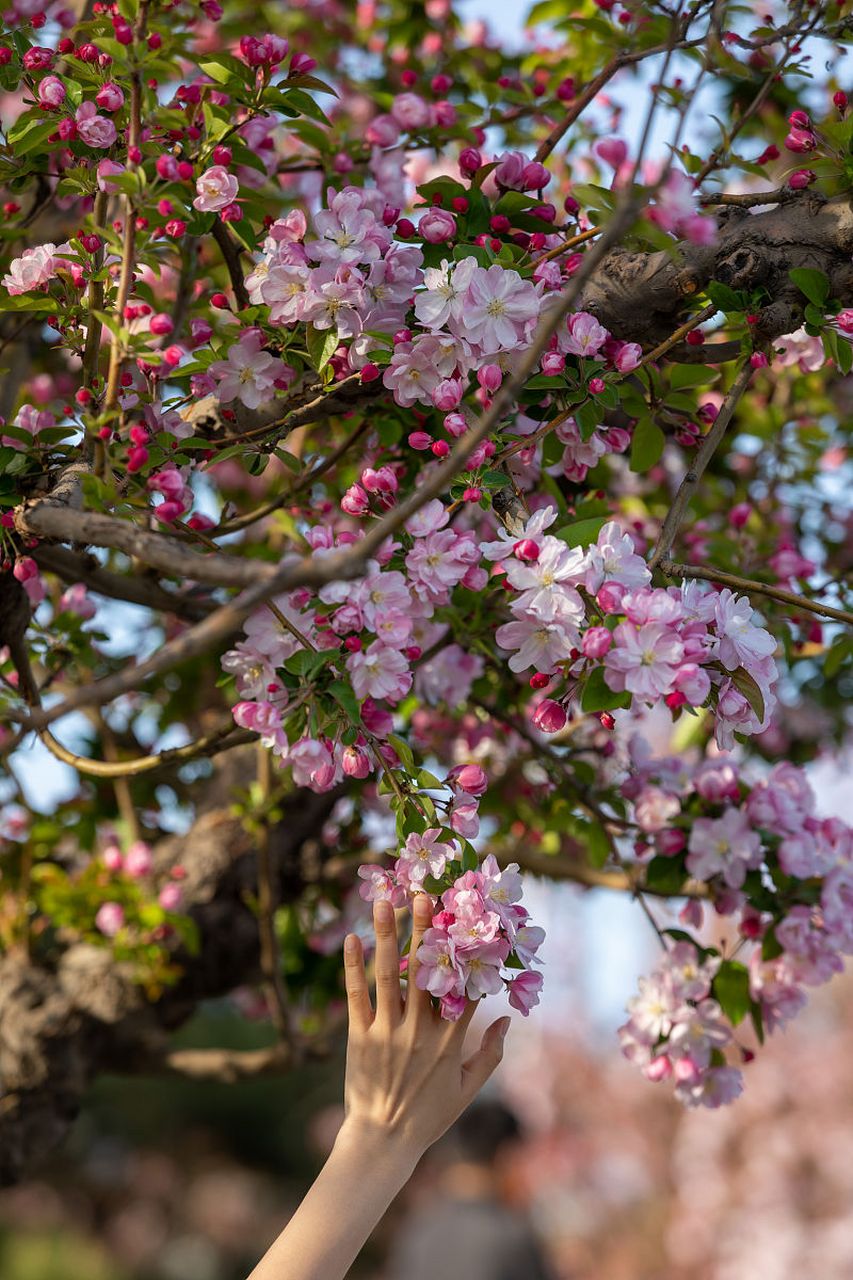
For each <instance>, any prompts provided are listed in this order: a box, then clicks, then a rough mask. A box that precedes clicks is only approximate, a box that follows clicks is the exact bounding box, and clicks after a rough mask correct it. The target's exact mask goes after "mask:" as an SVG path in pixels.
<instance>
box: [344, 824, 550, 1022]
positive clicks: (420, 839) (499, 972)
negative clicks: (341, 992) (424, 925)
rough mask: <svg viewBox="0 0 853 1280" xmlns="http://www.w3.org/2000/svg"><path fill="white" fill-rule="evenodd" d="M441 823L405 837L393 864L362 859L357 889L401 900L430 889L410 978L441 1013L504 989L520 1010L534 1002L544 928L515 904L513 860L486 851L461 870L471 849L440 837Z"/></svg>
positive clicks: (451, 1016) (517, 888) (456, 1011)
mask: <svg viewBox="0 0 853 1280" xmlns="http://www.w3.org/2000/svg"><path fill="white" fill-rule="evenodd" d="M441 834H442V831H441V828H439V827H435V828H428V829H427V830H426V831H424V832H423V833H414V834H411V835H409V836H408V837H407V839H406V842H405V845H404V846H403V848H402V850H401V852H400V855H399V857H398V858H397V860H396V862H395V863H394V866H393V868H391V869H387V870H386V869H385V868H383V867H379V866H372V865H365V866H362V867H359V871H358V874H359V876H360V877H361V878H362V879H363V880H364V882H365V883H364V884H363V885H362V887H361V896H362V897H363V898H366V899H367V900H368V901H370V902H372V901H375V900H377V899H381V900H388V901H390V902H392V903H393V904H394V906H395V907H399V906H403V905H404V904H405V903H406V902H407V901H408V900H409V899H410V898H411V897H412V896H413V895H414V894H416V893H425V892H426V893H430V895H431V896H432V898H433V902H434V905H435V908H436V910H435V914H434V915H433V917H432V924H431V927H430V928H429V929H427V931H426V933H425V934H424V937H423V942H422V943H421V945H420V947H419V948H418V951H417V956H416V960H417V972H416V976H415V981H416V983H417V985H418V987H420V989H421V990H422V991H428V992H429V993H430V995H432V996H435V998H436V999H437V1000H438V1001H439V1007H440V1010H441V1016H442V1017H443V1018H447V1019H448V1020H450V1021H455V1020H456V1019H457V1018H458V1017H460V1015H461V1014H462V1012H463V1010H464V1008H465V1004H466V1001H468V1000H479V999H480V997H481V996H485V995H494V994H496V993H497V992H499V991H501V990H502V989H503V988H506V990H507V992H508V994H509V1002H510V1004H511V1005H512V1006H513V1008H515V1009H518V1010H519V1011H520V1012H521V1013H523V1014H525V1015H527V1014H528V1013H529V1012H530V1010H531V1009H532V1008H533V1007H534V1006H535V1005H537V1004H538V1003H539V992H540V990H541V988H542V975H541V973H538V972H536V970H535V969H534V967H533V966H534V965H535V964H536V963H537V960H536V952H537V951H538V950H539V947H540V946H541V945H542V942H543V940H544V938H545V931H544V929H541V928H539V927H538V926H537V925H531V924H529V923H528V921H529V919H530V916H529V913H528V912H527V910H526V909H525V908H524V907H523V906H521V902H520V899H521V894H522V884H521V876H520V875H519V871H518V864H517V863H510V864H509V866H507V867H504V868H503V869H501V867H500V866H499V865H498V862H497V860H496V859H495V858H494V857H493V856H492V855H491V854H489V855H488V856H487V857H486V858H484V860H483V862H482V864H481V866H480V867H479V869H477V870H474V869H472V868H469V869H467V870H466V869H465V863H467V862H469V861H473V862H474V864H475V865H476V854H474V853H473V850H471V848H470V846H467V847H466V849H465V851H464V852H463V851H461V850H460V849H459V848H458V846H457V842H453V843H443V842H442V841H441V840H440V838H439V837H440V836H441Z"/></svg>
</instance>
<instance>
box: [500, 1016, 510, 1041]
mask: <svg viewBox="0 0 853 1280" xmlns="http://www.w3.org/2000/svg"><path fill="white" fill-rule="evenodd" d="M511 1026H512V1018H501V1020H500V1022H499V1023H498V1035H499V1036H500V1038H501V1040H505V1039H506V1033H507V1032H508V1031H509V1029H510V1027H511Z"/></svg>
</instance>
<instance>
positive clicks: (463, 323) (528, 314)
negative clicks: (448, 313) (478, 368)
mask: <svg viewBox="0 0 853 1280" xmlns="http://www.w3.org/2000/svg"><path fill="white" fill-rule="evenodd" d="M538 315H539V295H538V294H537V292H536V288H535V286H534V285H532V284H531V283H530V281H529V280H523V279H522V278H521V276H520V275H519V274H518V272H517V271H512V270H511V269H509V268H506V267H502V266H500V265H499V264H498V263H495V264H494V265H493V266H491V267H477V268H476V270H475V271H474V272H473V273H472V276H471V281H470V284H469V286H468V293H467V295H466V298H465V305H464V309H463V312H462V316H461V319H460V328H461V331H462V335H463V336H464V337H465V338H466V339H467V340H468V341H469V342H472V343H476V344H477V345H478V346H479V347H480V348H481V349H482V350H483V351H486V352H495V351H502V350H506V349H512V348H515V347H517V346H518V345H519V343H520V342H521V341H523V340H524V339H526V337H527V336H528V332H529V330H530V328H531V326H532V325H533V324H535V322H536V319H537V318H538Z"/></svg>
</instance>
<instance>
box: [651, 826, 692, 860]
mask: <svg viewBox="0 0 853 1280" xmlns="http://www.w3.org/2000/svg"><path fill="white" fill-rule="evenodd" d="M686 844H687V838H686V836H685V834H684V832H683V831H679V829H678V827H667V828H666V830H664V831H658V832H657V834H656V835H655V847H656V849H657V851H658V853H659V854H660V855H661V856H662V857H664V858H674V857H675V855H676V854H678V853H681V850H682V849H683V848H684V846H685V845H686Z"/></svg>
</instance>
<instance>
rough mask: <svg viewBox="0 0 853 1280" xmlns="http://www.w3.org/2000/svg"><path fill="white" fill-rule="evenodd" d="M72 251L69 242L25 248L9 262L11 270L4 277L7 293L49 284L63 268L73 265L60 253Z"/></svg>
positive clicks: (26, 290) (27, 290) (20, 291)
mask: <svg viewBox="0 0 853 1280" xmlns="http://www.w3.org/2000/svg"><path fill="white" fill-rule="evenodd" d="M71 252H72V250H71V246H70V245H69V244H62V245H59V246H57V245H55V244H40V245H36V246H34V248H32V249H25V250H24V252H23V253H22V254H21V256H20V258H14V259H13V260H12V261H11V262H10V263H9V270H8V272H7V274H6V275H5V276H4V277H3V285H4V287H5V289H6V291H7V293H9V294H11V295H12V296H13V297H14V296H15V295H16V294H19V293H29V292H30V290H32V289H39V288H41V287H42V286H43V285H46V284H48V283H49V282H50V281H51V280H52V279H53V278H54V276H55V275H56V273H57V272H58V271H59V270H60V269H61V268H63V267H64V268H66V269H68V268H69V267H70V265H71V264H70V263H69V262H68V260H67V259H66V258H63V257H60V256H59V255H61V254H63V253H71Z"/></svg>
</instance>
